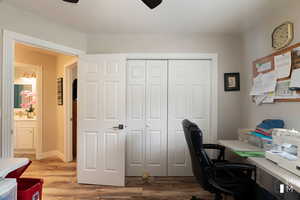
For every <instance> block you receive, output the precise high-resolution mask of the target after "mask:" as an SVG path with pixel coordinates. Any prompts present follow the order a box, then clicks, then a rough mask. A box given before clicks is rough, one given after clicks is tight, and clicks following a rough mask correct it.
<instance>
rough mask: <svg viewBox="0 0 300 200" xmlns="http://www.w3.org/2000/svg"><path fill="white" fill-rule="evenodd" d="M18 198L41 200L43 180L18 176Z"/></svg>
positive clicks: (20, 199)
mask: <svg viewBox="0 0 300 200" xmlns="http://www.w3.org/2000/svg"><path fill="white" fill-rule="evenodd" d="M17 182H18V200H41V199H42V189H43V180H42V179H33V178H18V179H17Z"/></svg>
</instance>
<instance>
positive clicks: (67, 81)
mask: <svg viewBox="0 0 300 200" xmlns="http://www.w3.org/2000/svg"><path fill="white" fill-rule="evenodd" d="M76 63H78V60H77V59H76V60H73V61H71V62H70V63H68V64H66V65H65V66H64V91H65V92H64V94H63V96H64V99H65V102H66V103H65V104H64V113H65V117H64V121H65V122H64V124H65V127H64V151H65V152H64V155H65V162H71V161H73V159H74V158H73V140H72V139H73V134H72V133H73V132H72V126H73V125H72V123H71V122H70V121H71V120H72V118H73V116H72V115H73V113H72V110H73V107H72V105H73V104H72V82H73V81H72V71H73V70H74V68H75V64H76ZM77 68H78V65H77Z"/></svg>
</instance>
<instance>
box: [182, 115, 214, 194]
mask: <svg viewBox="0 0 300 200" xmlns="http://www.w3.org/2000/svg"><path fill="white" fill-rule="evenodd" d="M182 126H183V131H184V135H185V139H186V142H187V144H188V148H189V151H190V155H191V160H192V169H193V174H194V176H195V177H196V179H197V181H198V182H199V183H200V185H201V186H202V187H203V188H205V189H206V188H208V187H209V185H210V184H209V183H208V174H207V173H205V168H207V167H211V166H212V161H211V160H210V158H209V157H208V155H207V154H206V152H205V150H204V149H203V145H202V144H203V133H202V131H201V130H200V129H199V127H198V126H197V125H196V124H195V123H192V122H190V121H189V120H187V119H185V120H183V122H182Z"/></svg>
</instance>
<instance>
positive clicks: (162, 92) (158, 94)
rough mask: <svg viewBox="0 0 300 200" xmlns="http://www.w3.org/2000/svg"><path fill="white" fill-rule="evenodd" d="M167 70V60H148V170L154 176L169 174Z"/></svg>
mask: <svg viewBox="0 0 300 200" xmlns="http://www.w3.org/2000/svg"><path fill="white" fill-rule="evenodd" d="M167 72H168V62H167V61H164V60H152V61H147V73H146V74H147V79H146V83H147V85H146V130H147V131H146V135H147V136H146V172H148V173H150V175H152V176H166V175H167V103H168V102H167V93H168V92H167Z"/></svg>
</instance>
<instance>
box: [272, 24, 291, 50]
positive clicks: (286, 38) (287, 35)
mask: <svg viewBox="0 0 300 200" xmlns="http://www.w3.org/2000/svg"><path fill="white" fill-rule="evenodd" d="M293 39H294V25H293V23H291V22H286V23H283V24H281V25H280V26H278V27H276V28H275V29H274V31H273V33H272V46H273V48H274V49H282V48H284V47H287V46H288V45H289V44H290V43H291V42H292V41H293Z"/></svg>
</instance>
